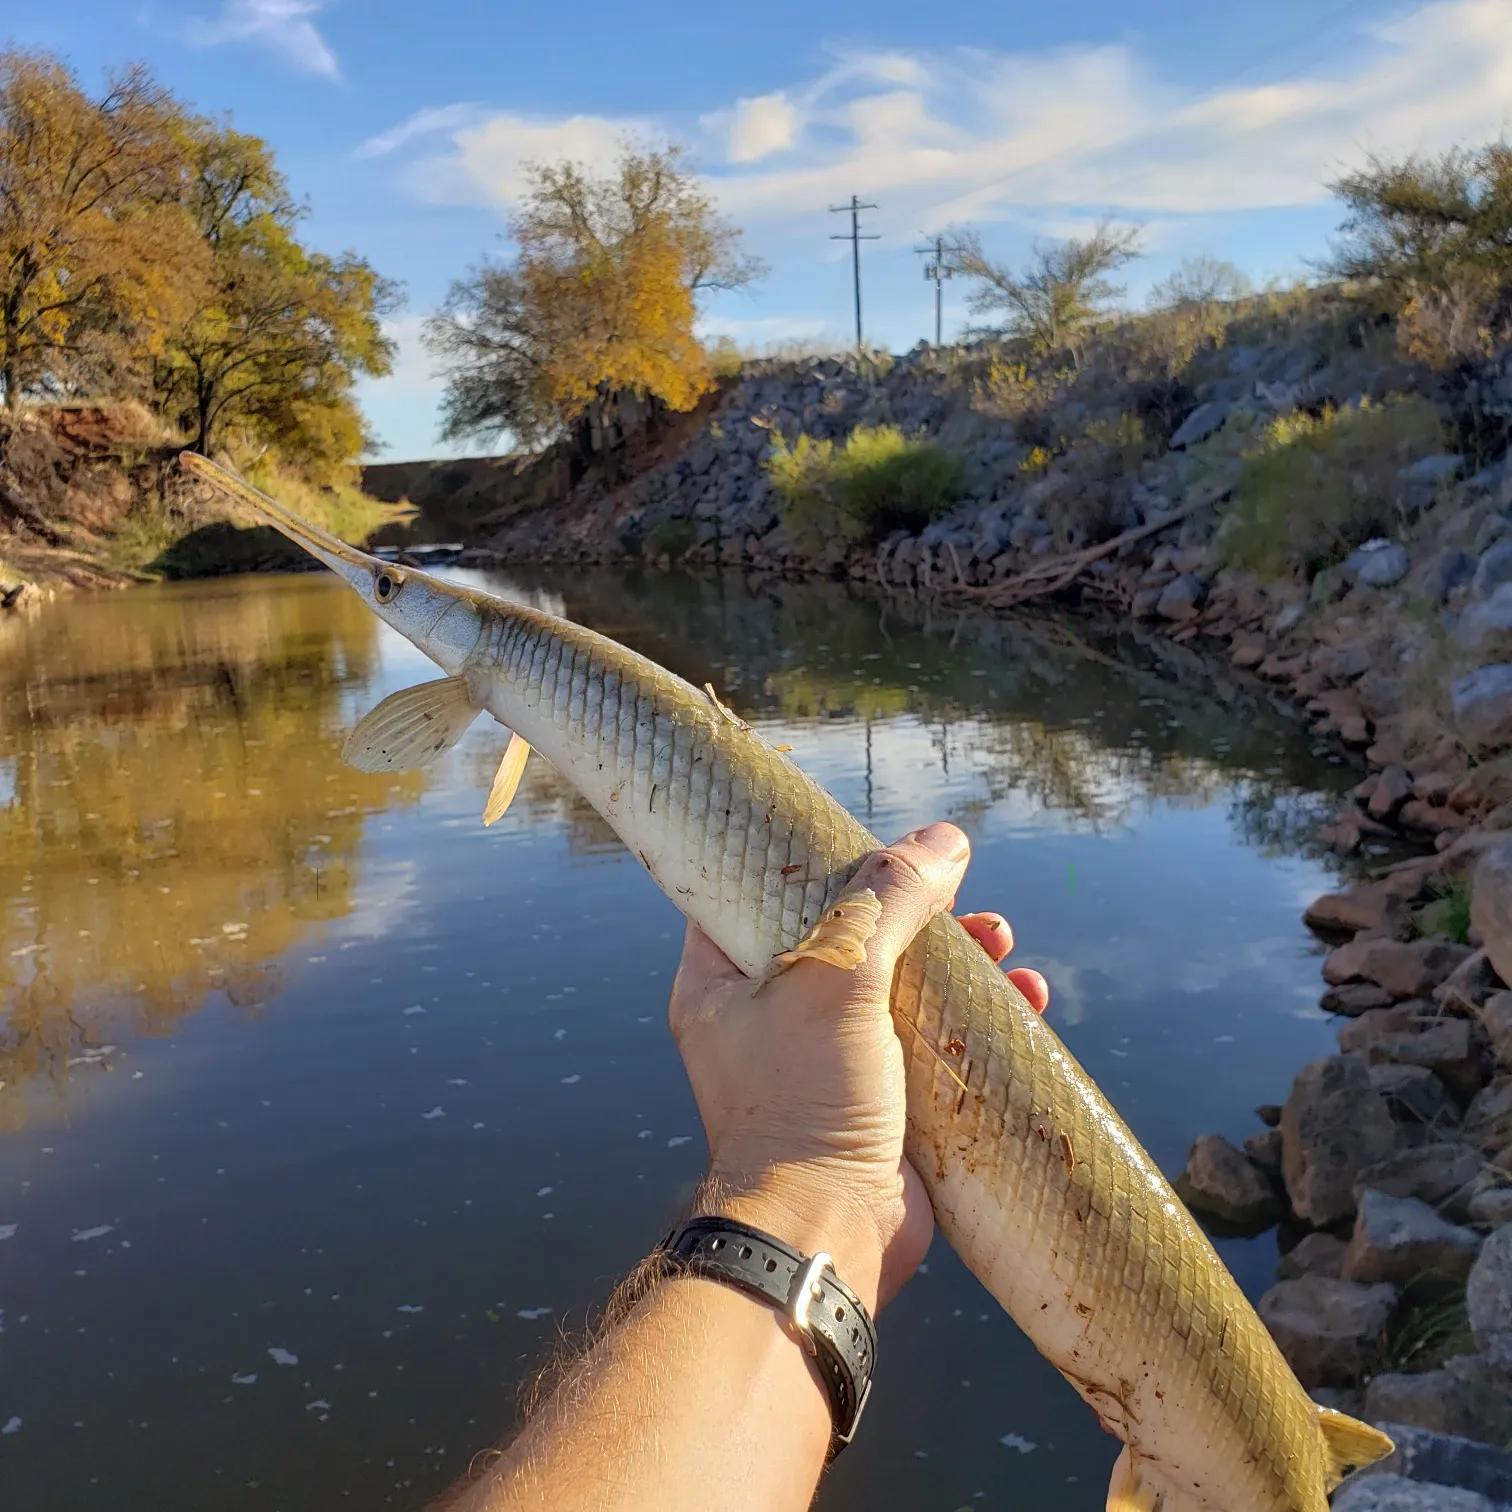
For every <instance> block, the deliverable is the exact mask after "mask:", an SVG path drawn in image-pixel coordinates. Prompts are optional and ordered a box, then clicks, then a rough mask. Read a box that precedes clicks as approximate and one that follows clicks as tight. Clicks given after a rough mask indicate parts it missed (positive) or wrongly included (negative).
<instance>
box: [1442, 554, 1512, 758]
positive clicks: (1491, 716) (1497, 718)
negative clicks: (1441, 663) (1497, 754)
mask: <svg viewBox="0 0 1512 1512" xmlns="http://www.w3.org/2000/svg"><path fill="white" fill-rule="evenodd" d="M1507 544H1508V545H1509V546H1512V542H1508V543H1507ZM1449 706H1450V710H1451V712H1452V714H1453V716H1454V723H1455V726H1456V727H1457V728H1458V730H1459V732H1460V734H1461V735H1462V736H1463V737H1464V739H1465V741H1466V742H1467V744H1469V745H1470V746H1472V747H1474V748H1476V749H1478V750H1499V749H1500V748H1501V747H1503V746H1506V745H1512V666H1509V665H1507V663H1505V662H1495V663H1493V664H1492V665H1491V666H1489V667H1477V668H1476V669H1475V671H1474V672H1471V673H1470V674H1469V675H1468V676H1466V677H1461V678H1459V679H1458V680H1457V681H1455V682H1453V683H1451V684H1450V685H1449Z"/></svg>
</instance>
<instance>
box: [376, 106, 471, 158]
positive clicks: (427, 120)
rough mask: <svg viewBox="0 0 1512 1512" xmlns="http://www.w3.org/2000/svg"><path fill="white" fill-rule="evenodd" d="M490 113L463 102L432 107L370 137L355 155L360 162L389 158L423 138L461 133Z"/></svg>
mask: <svg viewBox="0 0 1512 1512" xmlns="http://www.w3.org/2000/svg"><path fill="white" fill-rule="evenodd" d="M488 114H489V112H488V111H487V110H485V109H484V107H483V106H481V105H473V104H468V103H467V102H465V101H464V102H461V103H459V104H456V105H432V106H428V107H427V108H426V109H424V110H417V111H416V112H415V113H414V115H412V116H410V117H409V118H408V119H407V120H403V121H400V123H399V124H398V125H397V126H391V127H390V128H389V129H388V130H387V131H384V132H380V133H379V134H378V135H377V136H375V137H369V138H368V139H367V141H365V142H364V143H363V144H362V145H361V146H360V147H359V148H358V149H357V151H356V153H355V154H354V156H356V157H360V158H375V157H387V156H388V154H389V153H391V152H397V151H398V150H399V149H400V148H401V147H407V146H409V144H410V143H411V142H415V141H419V140H420V139H421V138H423V137H431V136H439V135H441V134H442V133H444V132H456V131H460V130H461V129H462V128H463V127H464V126H472V125H476V124H477V122H478V121H480V120H485V119H487V117H488Z"/></svg>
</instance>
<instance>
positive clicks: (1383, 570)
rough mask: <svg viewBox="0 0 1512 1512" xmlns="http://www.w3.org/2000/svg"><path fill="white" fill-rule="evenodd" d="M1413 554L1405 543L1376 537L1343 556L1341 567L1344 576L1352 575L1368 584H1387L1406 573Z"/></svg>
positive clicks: (1388, 585)
mask: <svg viewBox="0 0 1512 1512" xmlns="http://www.w3.org/2000/svg"><path fill="white" fill-rule="evenodd" d="M1411 566H1412V558H1411V557H1410V556H1408V554H1407V548H1406V547H1405V546H1398V545H1397V544H1396V542H1395V541H1387V540H1382V539H1380V538H1379V537H1378V538H1377V539H1376V540H1374V541H1366V543H1365V544H1364V545H1363V546H1361V547H1359V548H1357V549H1356V550H1355V551H1352V552H1351V553H1350V554H1349V556H1347V557H1346V558H1345V559H1344V562H1343V566H1342V571H1343V575H1344V577H1345V578H1352V579H1353V580H1354V581H1355V582H1357V583H1363V584H1365V586H1366V587H1368V588H1390V587H1391V586H1392V585H1393V584H1394V583H1400V582H1401V581H1402V579H1403V578H1404V577H1406V576H1407V573H1408V570H1409V569H1410V568H1411Z"/></svg>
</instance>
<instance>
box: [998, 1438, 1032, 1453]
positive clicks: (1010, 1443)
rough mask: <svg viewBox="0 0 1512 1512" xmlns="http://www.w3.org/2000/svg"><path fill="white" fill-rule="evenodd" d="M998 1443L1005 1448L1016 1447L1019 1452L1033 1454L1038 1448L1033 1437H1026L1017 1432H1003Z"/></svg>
mask: <svg viewBox="0 0 1512 1512" xmlns="http://www.w3.org/2000/svg"><path fill="white" fill-rule="evenodd" d="M998 1443H1000V1444H1001V1445H1002V1446H1003V1447H1004V1448H1005V1449H1017V1450H1018V1452H1019V1453H1020V1454H1033V1453H1034V1451H1035V1450H1036V1449H1038V1448H1039V1445H1038V1444H1036V1443H1035V1442H1034V1440H1033V1439H1026V1438H1024V1437H1022V1436H1021V1435H1019V1434H1017V1433H1005V1434H1004V1435H1003V1436H1002V1438H1000V1439H999V1440H998Z"/></svg>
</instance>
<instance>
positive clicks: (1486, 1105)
mask: <svg viewBox="0 0 1512 1512" xmlns="http://www.w3.org/2000/svg"><path fill="white" fill-rule="evenodd" d="M1465 1138H1466V1139H1468V1140H1469V1141H1470V1142H1471V1143H1472V1144H1474V1145H1476V1146H1478V1147H1479V1148H1480V1149H1482V1150H1484V1151H1486V1152H1487V1153H1488V1154H1494V1153H1496V1152H1497V1151H1500V1150H1505V1149H1508V1148H1512V1076H1503V1077H1499V1078H1498V1079H1497V1080H1496V1081H1494V1082H1492V1083H1491V1085H1490V1086H1489V1087H1482V1088H1481V1090H1480V1091H1479V1092H1477V1093H1476V1094H1475V1096H1474V1097H1473V1098H1472V1099H1471V1100H1470V1106H1469V1107H1468V1108H1466V1109H1465Z"/></svg>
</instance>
